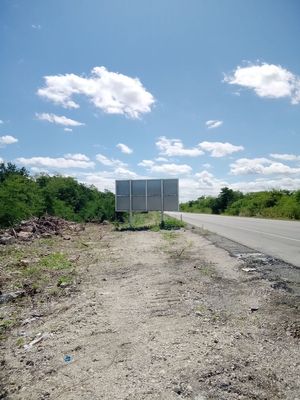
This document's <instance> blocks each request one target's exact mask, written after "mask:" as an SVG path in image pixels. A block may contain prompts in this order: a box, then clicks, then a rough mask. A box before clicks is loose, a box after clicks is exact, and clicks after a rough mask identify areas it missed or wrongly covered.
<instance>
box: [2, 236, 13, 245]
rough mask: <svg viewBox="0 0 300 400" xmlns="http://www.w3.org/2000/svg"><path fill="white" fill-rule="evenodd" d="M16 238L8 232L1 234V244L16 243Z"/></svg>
mask: <svg viewBox="0 0 300 400" xmlns="http://www.w3.org/2000/svg"><path fill="white" fill-rule="evenodd" d="M15 241H16V239H15V238H14V237H13V236H10V235H8V234H6V233H5V234H4V235H3V236H0V244H4V245H7V244H13V243H15Z"/></svg>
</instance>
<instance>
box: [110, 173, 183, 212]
mask: <svg viewBox="0 0 300 400" xmlns="http://www.w3.org/2000/svg"><path fill="white" fill-rule="evenodd" d="M178 207H179V193H178V179H136V180H117V181H116V207H115V208H116V211H129V212H131V211H178Z"/></svg>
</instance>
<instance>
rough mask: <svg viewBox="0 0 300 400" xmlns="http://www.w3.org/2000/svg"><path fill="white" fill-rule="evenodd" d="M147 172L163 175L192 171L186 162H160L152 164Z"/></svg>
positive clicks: (184, 173) (182, 173)
mask: <svg viewBox="0 0 300 400" xmlns="http://www.w3.org/2000/svg"><path fill="white" fill-rule="evenodd" d="M149 172H152V173H159V174H165V175H186V174H190V173H191V172H192V167H190V166H189V165H187V164H160V165H152V166H151V167H150V168H149Z"/></svg>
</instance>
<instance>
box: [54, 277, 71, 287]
mask: <svg viewBox="0 0 300 400" xmlns="http://www.w3.org/2000/svg"><path fill="white" fill-rule="evenodd" d="M71 284H72V278H71V277H70V276H66V275H63V276H61V277H60V278H59V279H58V281H57V286H68V285H71Z"/></svg>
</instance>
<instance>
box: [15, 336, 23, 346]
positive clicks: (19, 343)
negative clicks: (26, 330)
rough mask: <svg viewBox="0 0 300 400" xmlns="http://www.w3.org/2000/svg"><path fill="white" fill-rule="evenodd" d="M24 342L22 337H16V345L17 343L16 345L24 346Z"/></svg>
mask: <svg viewBox="0 0 300 400" xmlns="http://www.w3.org/2000/svg"><path fill="white" fill-rule="evenodd" d="M24 344H25V341H24V339H23V338H22V337H20V338H18V339H17V341H16V345H17V346H18V347H22V346H24Z"/></svg>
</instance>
